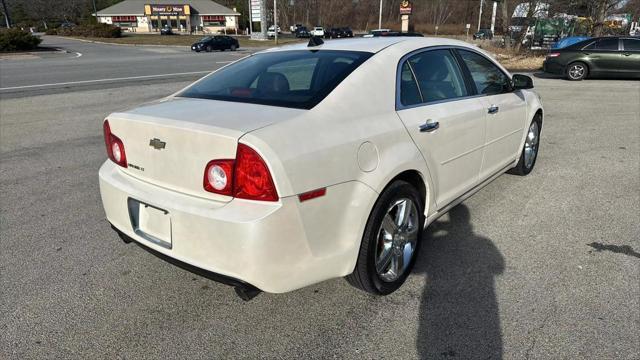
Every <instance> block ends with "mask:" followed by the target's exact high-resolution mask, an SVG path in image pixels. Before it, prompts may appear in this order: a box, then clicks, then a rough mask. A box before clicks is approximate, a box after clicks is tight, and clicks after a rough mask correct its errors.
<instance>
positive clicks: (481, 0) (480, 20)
mask: <svg viewBox="0 0 640 360" xmlns="http://www.w3.org/2000/svg"><path fill="white" fill-rule="evenodd" d="M482 5H484V0H480V14H479V15H478V31H480V24H481V23H482Z"/></svg>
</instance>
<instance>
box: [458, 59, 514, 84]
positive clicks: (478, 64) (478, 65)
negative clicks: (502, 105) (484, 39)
mask: <svg viewBox="0 0 640 360" xmlns="http://www.w3.org/2000/svg"><path fill="white" fill-rule="evenodd" d="M458 53H459V54H460V56H461V57H462V60H464V63H465V64H466V65H467V68H468V69H469V72H470V73H471V78H472V79H473V82H474V83H475V85H476V90H477V91H478V94H484V95H496V94H502V93H506V92H509V91H511V79H509V77H508V76H507V75H506V74H505V73H504V72H502V70H500V68H498V67H497V66H496V65H495V64H494V63H493V62H492V61H491V60H489V59H487V58H485V57H484V56H482V55H480V54H477V53H475V52H471V51H466V50H458Z"/></svg>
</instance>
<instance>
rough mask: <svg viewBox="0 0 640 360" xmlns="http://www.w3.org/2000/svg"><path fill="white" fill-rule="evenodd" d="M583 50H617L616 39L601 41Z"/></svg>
mask: <svg viewBox="0 0 640 360" xmlns="http://www.w3.org/2000/svg"><path fill="white" fill-rule="evenodd" d="M585 50H609V51H617V50H618V38H609V39H601V40H598V41H596V42H594V43H593V44H591V45H589V46H587V47H586V48H585Z"/></svg>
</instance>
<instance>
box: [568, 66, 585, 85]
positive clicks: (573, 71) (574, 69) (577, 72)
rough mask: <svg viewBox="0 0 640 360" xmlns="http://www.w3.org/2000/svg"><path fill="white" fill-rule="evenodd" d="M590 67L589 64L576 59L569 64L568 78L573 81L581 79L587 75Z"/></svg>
mask: <svg viewBox="0 0 640 360" xmlns="http://www.w3.org/2000/svg"><path fill="white" fill-rule="evenodd" d="M588 73H589V68H588V67H587V64H585V63H582V62H579V61H576V62H574V63H571V64H569V66H567V78H568V79H569V80H572V81H580V80H583V79H585V78H586V77H587V74H588Z"/></svg>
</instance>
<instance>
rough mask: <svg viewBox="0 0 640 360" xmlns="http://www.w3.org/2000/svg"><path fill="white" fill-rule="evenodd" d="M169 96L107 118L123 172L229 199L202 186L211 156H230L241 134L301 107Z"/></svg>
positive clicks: (176, 188)
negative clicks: (124, 161)
mask: <svg viewBox="0 0 640 360" xmlns="http://www.w3.org/2000/svg"><path fill="white" fill-rule="evenodd" d="M266 108H267V107H266V106H263V105H255V104H246V103H234V102H224V101H216V100H203V99H191V98H169V99H167V100H163V101H159V102H155V103H152V104H148V105H145V106H142V107H139V108H136V109H133V110H130V111H126V112H120V113H114V114H111V115H110V116H109V117H108V120H109V124H110V127H111V132H112V133H113V134H114V135H116V136H117V137H119V138H120V139H121V140H122V142H123V143H124V148H125V153H126V158H127V163H128V167H127V168H122V171H124V172H125V173H127V174H129V175H131V176H133V177H136V178H138V179H140V180H143V181H147V182H149V183H152V184H155V185H158V186H161V187H164V188H167V189H171V190H174V191H179V192H182V193H186V194H190V195H194V196H199V197H204V198H210V199H214V200H218V201H224V202H226V201H230V200H231V197H229V196H223V195H219V194H214V193H210V192H207V191H205V190H204V188H203V180H204V171H205V167H206V165H207V163H208V162H209V161H211V160H214V159H234V158H235V155H236V148H237V144H238V140H239V139H240V137H242V135H244V134H246V133H248V132H250V131H252V130H255V129H259V128H262V127H265V126H268V125H270V124H272V123H274V122H277V121H280V120H286V119H291V118H292V117H296V116H298V115H299V114H301V113H302V112H303V110H297V109H288V108H275V107H269V111H265V110H266Z"/></svg>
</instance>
